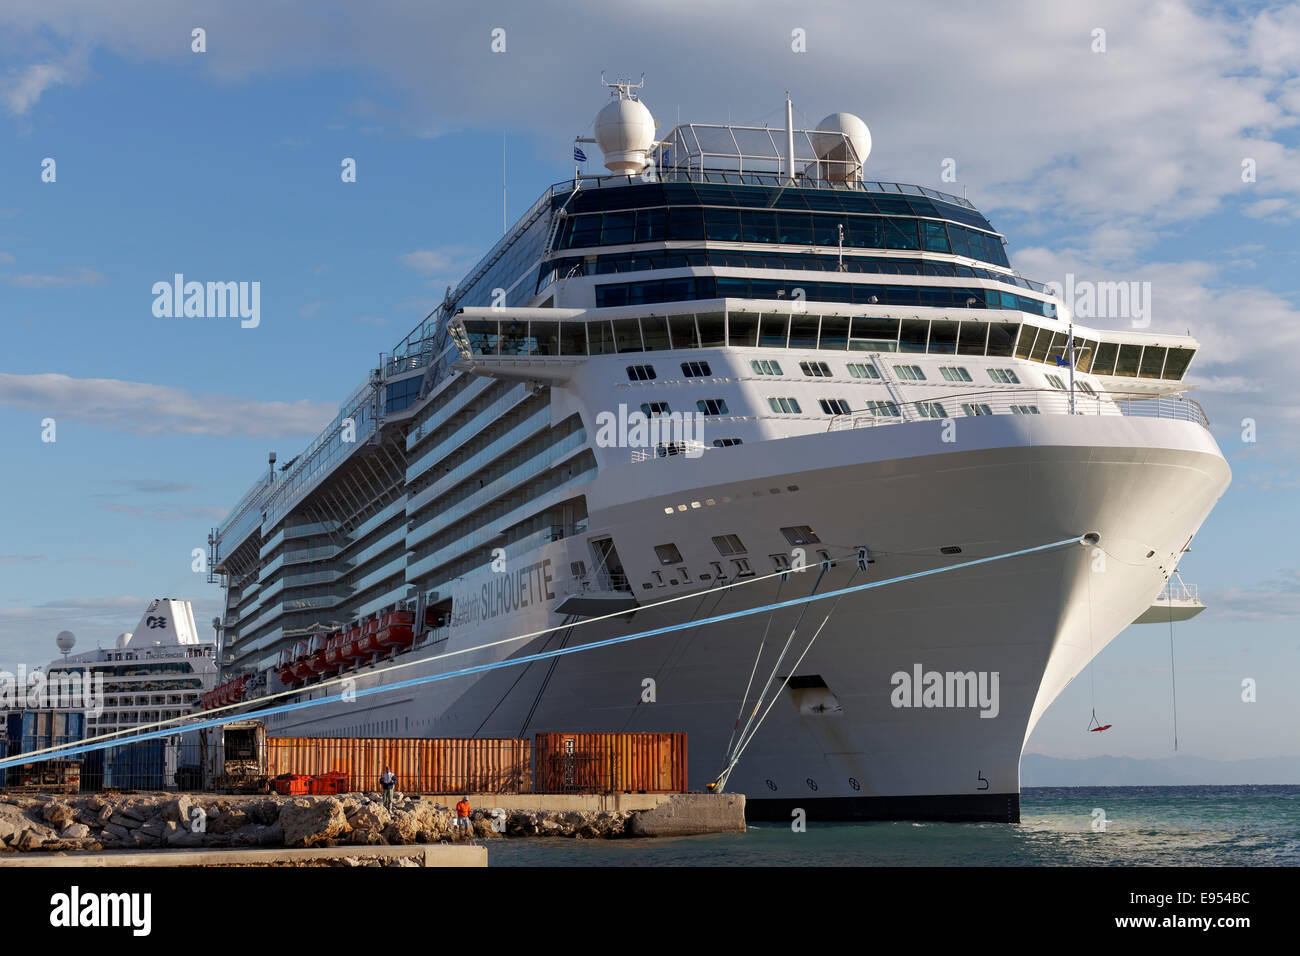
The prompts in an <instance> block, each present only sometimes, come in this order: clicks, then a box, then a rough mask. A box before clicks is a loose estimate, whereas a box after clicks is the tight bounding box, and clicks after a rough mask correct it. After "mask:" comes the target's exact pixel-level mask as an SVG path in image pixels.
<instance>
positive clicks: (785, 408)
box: [767, 398, 803, 415]
mask: <svg viewBox="0 0 1300 956" xmlns="http://www.w3.org/2000/svg"><path fill="white" fill-rule="evenodd" d="M767 404H768V406H769V407H770V408H771V409H772V411H774V412H777V413H779V414H782V415H799V414H802V413H803V409H801V408H800V407H799V402H798V401H797V400H795V399H793V398H769V399H768V400H767Z"/></svg>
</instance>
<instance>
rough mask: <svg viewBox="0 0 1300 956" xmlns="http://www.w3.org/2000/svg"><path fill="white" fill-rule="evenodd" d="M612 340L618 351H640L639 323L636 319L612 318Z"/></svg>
mask: <svg viewBox="0 0 1300 956" xmlns="http://www.w3.org/2000/svg"><path fill="white" fill-rule="evenodd" d="M614 342H615V344H616V345H617V346H618V350H619V351H620V352H640V351H641V325H640V323H638V322H637V320H636V319H615V320H614Z"/></svg>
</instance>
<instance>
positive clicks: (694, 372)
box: [682, 362, 713, 378]
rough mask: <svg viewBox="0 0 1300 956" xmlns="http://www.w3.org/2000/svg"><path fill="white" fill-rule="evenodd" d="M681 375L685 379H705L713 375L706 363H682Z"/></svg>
mask: <svg viewBox="0 0 1300 956" xmlns="http://www.w3.org/2000/svg"><path fill="white" fill-rule="evenodd" d="M682 374H683V375H685V376H686V377H687V378H705V377H708V376H710V375H712V374H713V372H712V371H711V370H710V369H709V363H708V362H683V363H682Z"/></svg>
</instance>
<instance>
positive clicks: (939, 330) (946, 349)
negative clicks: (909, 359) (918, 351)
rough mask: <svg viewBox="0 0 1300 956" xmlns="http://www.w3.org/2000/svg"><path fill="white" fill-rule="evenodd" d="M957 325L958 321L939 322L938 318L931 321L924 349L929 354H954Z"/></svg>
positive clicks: (955, 350) (955, 352) (955, 351)
mask: <svg viewBox="0 0 1300 956" xmlns="http://www.w3.org/2000/svg"><path fill="white" fill-rule="evenodd" d="M936 304H939V303H936ZM959 325H960V323H958V322H941V321H938V320H935V321H933V322H931V323H930V343H929V346H928V347H927V349H926V351H928V352H929V353H930V354H931V355H956V354H957V328H958V326H959Z"/></svg>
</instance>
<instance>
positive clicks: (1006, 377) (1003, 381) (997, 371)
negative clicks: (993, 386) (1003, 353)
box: [989, 368, 1020, 385]
mask: <svg viewBox="0 0 1300 956" xmlns="http://www.w3.org/2000/svg"><path fill="white" fill-rule="evenodd" d="M989 378H991V379H993V381H995V382H997V383H998V384H999V385H1019V384H1020V379H1019V377H1018V376H1017V375H1016V373H1015V372H1013V371H1012V370H1011V369H1009V368H991V369H989Z"/></svg>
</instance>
